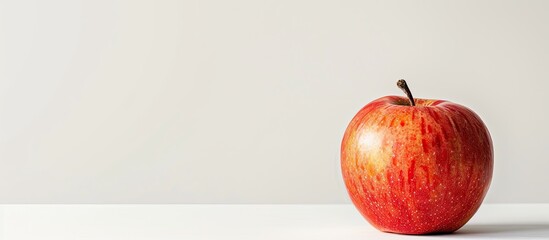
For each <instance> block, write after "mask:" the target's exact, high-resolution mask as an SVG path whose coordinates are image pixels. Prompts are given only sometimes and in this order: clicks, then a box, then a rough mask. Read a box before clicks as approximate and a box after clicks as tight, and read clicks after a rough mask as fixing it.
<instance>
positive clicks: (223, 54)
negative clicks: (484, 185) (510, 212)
mask: <svg viewBox="0 0 549 240" xmlns="http://www.w3.org/2000/svg"><path fill="white" fill-rule="evenodd" d="M548 11H549V1H518V0H517V1H435V0H433V1H303V0H299V1H252V0H250V1H245V0H236V1H220V0H219V1H110V0H102V1H95V0H94V1H92V0H79V1H77V0H76V1H75V0H65V1H62V0H53V1H38V0H37V1H29V0H24V1H20V0H17V1H16V0H13V1H0V202H1V203H153V202H154V203H198V202H200V203H339V202H347V201H348V200H347V195H346V192H345V190H344V187H343V183H342V180H341V176H340V172H339V162H338V161H339V144H340V139H341V137H342V134H343V131H344V129H345V127H346V126H347V123H348V121H349V120H350V119H351V118H352V117H353V115H354V114H355V113H356V112H357V111H358V110H359V109H360V107H362V106H363V105H364V104H366V103H367V102H369V101H371V100H373V99H375V98H377V97H380V96H384V95H394V94H401V92H400V90H399V89H397V88H396V86H395V81H396V80H397V79H399V78H405V79H407V80H408V82H409V84H410V85H411V88H412V91H413V92H414V95H415V96H416V97H424V98H441V99H447V100H451V101H454V102H457V103H461V104H463V105H466V106H468V107H470V108H472V109H474V110H475V111H476V112H477V113H478V114H479V115H480V116H481V117H482V118H483V119H484V120H485V122H486V124H487V125H488V127H489V129H490V131H491V133H492V137H493V140H494V144H495V153H496V156H495V161H496V162H495V164H496V165H495V175H494V179H493V184H492V187H491V189H490V192H489V195H488V198H487V201H489V202H549V191H547V183H548V182H549V174H548V171H549V159H548V158H549V147H547V142H548V140H547V139H548V138H547V136H549V127H548V122H549V108H548V107H547V106H546V105H547V104H546V102H547V100H546V99H547V97H546V96H547V94H548V88H549V81H548V76H549V44H548V43H549V27H547V24H548V23H549V15H548V14H547V12H548Z"/></svg>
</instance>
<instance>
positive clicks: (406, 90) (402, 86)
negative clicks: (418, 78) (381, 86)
mask: <svg viewBox="0 0 549 240" xmlns="http://www.w3.org/2000/svg"><path fill="white" fill-rule="evenodd" d="M397 86H398V87H399V88H400V89H402V91H404V93H406V96H408V99H409V100H410V106H415V105H416V102H415V101H414V97H413V96H412V92H411V91H410V88H408V84H406V81H404V79H400V80H398V81H397Z"/></svg>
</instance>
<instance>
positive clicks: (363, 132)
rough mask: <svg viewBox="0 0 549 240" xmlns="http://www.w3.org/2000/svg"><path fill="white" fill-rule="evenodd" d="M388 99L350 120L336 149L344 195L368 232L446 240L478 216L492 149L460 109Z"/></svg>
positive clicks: (480, 127)
mask: <svg viewBox="0 0 549 240" xmlns="http://www.w3.org/2000/svg"><path fill="white" fill-rule="evenodd" d="M415 101H416V106H409V105H408V104H409V101H408V99H407V98H404V97H398V96H387V97H382V98H379V99H377V100H374V101H372V102H371V103H369V104H367V105H366V106H365V107H364V108H362V109H361V110H360V111H359V112H358V113H357V114H356V116H355V117H354V118H353V119H352V121H351V122H350V124H349V126H348V127H347V130H346V131H345V135H344V137H343V141H342V144H341V168H342V173H343V178H344V180H345V185H346V187H347V191H348V193H349V195H350V197H351V200H352V202H353V204H354V205H355V206H356V208H357V209H358V210H359V212H360V213H361V214H362V215H363V216H364V217H365V218H366V220H368V222H370V223H371V224H372V225H373V226H374V227H376V228H377V229H379V230H381V231H385V232H394V233H401V234H431V233H450V232H454V231H456V230H457V229H459V228H461V227H462V226H463V225H464V224H465V223H466V222H467V221H468V220H469V219H470V218H471V217H472V216H473V215H474V214H475V212H476V211H477V210H478V208H479V207H480V205H481V203H482V200H483V199H484V196H485V195H486V192H487V191H488V188H489V186H490V182H491V179H492V171H493V164H494V160H493V156H494V154H493V147H492V140H491V138H490V133H489V132H488V129H487V128H486V126H485V125H484V123H483V122H482V120H481V119H480V117H479V116H477V114H475V113H474V112H473V111H471V110H470V109H468V108H466V107H463V106H461V105H459V104H455V103H451V102H447V101H441V100H427V99H416V100H415Z"/></svg>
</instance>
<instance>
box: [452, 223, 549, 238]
mask: <svg viewBox="0 0 549 240" xmlns="http://www.w3.org/2000/svg"><path fill="white" fill-rule="evenodd" d="M448 236H449V237H450V238H474V239H482V238H487V239H509V238H513V239H515V238H521V239H549V223H531V224H467V225H465V226H463V227H462V228H461V229H459V230H458V231H456V232H454V233H453V234H450V235H447V237H448Z"/></svg>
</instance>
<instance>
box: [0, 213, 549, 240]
mask: <svg viewBox="0 0 549 240" xmlns="http://www.w3.org/2000/svg"><path fill="white" fill-rule="evenodd" d="M0 226H1V228H0V239H6V240H15V239H55V240H62V239H71V240H76V239H131V240H137V239H155V240H161V239H239V240H242V239H299V240H304V239H345V240H352V239H360V240H365V239H549V204H515V205H510V204H498V205H489V204H485V205H483V206H482V207H481V209H480V210H479V211H478V212H477V214H476V215H475V216H474V217H473V219H471V221H469V223H468V224H467V225H465V226H464V227H463V228H462V229H460V230H459V231H458V232H456V233H454V234H450V235H432V236H406V235H396V234H389V233H382V232H379V231H377V230H375V229H374V228H373V227H371V226H370V225H369V224H368V223H367V222H366V221H365V220H364V219H362V217H361V216H360V215H359V214H358V212H357V211H356V210H355V209H354V207H353V206H352V205H0Z"/></svg>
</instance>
